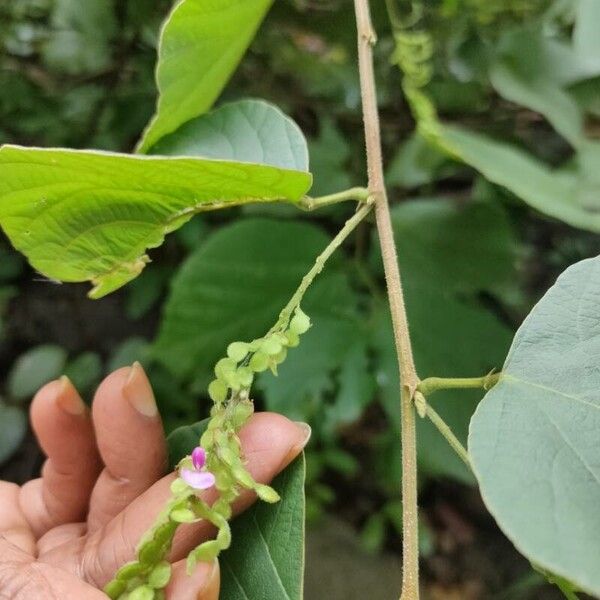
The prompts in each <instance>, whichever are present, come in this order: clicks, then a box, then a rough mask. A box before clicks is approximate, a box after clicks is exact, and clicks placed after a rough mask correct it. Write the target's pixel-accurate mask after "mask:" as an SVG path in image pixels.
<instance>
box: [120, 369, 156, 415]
mask: <svg viewBox="0 0 600 600" xmlns="http://www.w3.org/2000/svg"><path fill="white" fill-rule="evenodd" d="M123 395H124V396H125V398H127V400H128V401H129V403H130V404H131V406H133V408H135V410H137V411H138V412H139V413H140V414H141V415H144V416H145V417H155V416H156V415H157V414H158V408H157V407H156V400H154V393H153V392H152V387H151V386H150V382H149V381H148V377H147V376H146V373H145V372H144V368H143V367H142V365H140V363H139V362H137V361H136V362H134V363H133V365H132V366H131V370H130V371H129V376H128V377H127V381H125V385H124V386H123Z"/></svg>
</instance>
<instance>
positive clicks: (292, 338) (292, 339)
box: [285, 329, 300, 348]
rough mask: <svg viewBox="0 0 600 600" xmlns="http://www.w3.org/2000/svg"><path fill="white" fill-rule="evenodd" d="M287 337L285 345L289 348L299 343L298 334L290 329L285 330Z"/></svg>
mask: <svg viewBox="0 0 600 600" xmlns="http://www.w3.org/2000/svg"><path fill="white" fill-rule="evenodd" d="M285 336H286V338H287V345H288V347H289V348H295V347H296V346H297V345H298V344H299V343H300V336H299V335H298V334H297V333H296V332H295V331H292V330H291V329H290V330H289V331H286V332H285Z"/></svg>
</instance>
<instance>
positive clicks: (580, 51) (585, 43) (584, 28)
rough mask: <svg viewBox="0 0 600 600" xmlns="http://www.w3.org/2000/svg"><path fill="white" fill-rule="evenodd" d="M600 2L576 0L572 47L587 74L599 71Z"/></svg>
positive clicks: (595, 73)
mask: <svg viewBox="0 0 600 600" xmlns="http://www.w3.org/2000/svg"><path fill="white" fill-rule="evenodd" d="M598 23H600V3H598V2H597V1H596V0H579V1H578V2H577V20H576V23H575V27H574V29H573V47H574V50H575V53H576V55H577V57H578V59H579V61H580V62H581V63H582V64H583V65H585V68H586V72H587V74H588V76H589V75H597V74H598V73H600V36H599V35H598Z"/></svg>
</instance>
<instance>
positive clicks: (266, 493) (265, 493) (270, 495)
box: [255, 485, 281, 504]
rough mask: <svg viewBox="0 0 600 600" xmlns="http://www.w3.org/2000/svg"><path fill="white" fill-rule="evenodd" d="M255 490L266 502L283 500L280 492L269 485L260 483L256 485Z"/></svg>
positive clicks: (271, 502)
mask: <svg viewBox="0 0 600 600" xmlns="http://www.w3.org/2000/svg"><path fill="white" fill-rule="evenodd" d="M255 491H256V494H257V495H258V497H259V498H260V499H261V500H263V501H264V502H269V503H270V504H273V503H274V502H279V500H281V498H280V497H279V494H278V493H277V492H276V491H275V490H274V489H273V488H272V487H269V486H268V485H258V486H256V488H255Z"/></svg>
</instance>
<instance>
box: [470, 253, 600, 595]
mask: <svg viewBox="0 0 600 600" xmlns="http://www.w3.org/2000/svg"><path fill="white" fill-rule="evenodd" d="M599 295H600V258H594V259H588V260H584V261H582V262H580V263H577V264H576V265H574V266H572V267H570V268H569V269H567V270H566V271H565V272H564V273H563V274H562V275H561V276H560V277H559V278H558V280H557V282H556V284H555V285H554V286H553V287H552V288H551V289H550V290H549V291H548V292H547V293H546V295H545V296H544V297H543V298H542V300H541V301H540V302H539V303H538V304H537V305H536V306H535V307H534V309H533V311H532V312H531V313H530V315H529V316H528V317H527V319H526V320H525V322H524V323H523V325H522V326H521V328H520V329H519V331H518V332H517V335H516V336H515V339H514V341H513V345H512V347H511V350H510V353H509V355H508V358H507V359H506V363H505V365H504V370H503V376H502V377H501V379H500V382H499V383H498V384H497V385H496V386H495V387H494V388H492V390H491V391H489V392H488V393H487V395H486V397H485V399H484V400H483V402H482V403H481V404H480V405H479V407H478V409H477V412H476V413H475V415H474V416H473V419H472V422H471V430H470V435H469V451H470V453H471V457H472V462H473V467H474V469H475V473H476V475H477V479H478V481H479V484H480V486H481V492H482V495H483V498H484V501H485V503H486V505H487V507H488V508H489V510H490V512H491V513H492V514H493V515H494V517H495V519H496V520H497V522H498V524H499V525H500V527H501V528H502V530H503V531H504V532H505V533H506V535H507V536H508V537H509V538H510V539H511V540H512V541H513V543H514V544H515V546H516V547H517V548H518V549H519V551H521V552H522V553H523V554H524V555H525V556H527V557H528V558H529V559H530V560H531V561H532V562H533V563H535V564H536V565H540V566H542V567H543V568H545V569H548V570H550V571H552V572H553V573H556V574H557V575H560V576H562V577H565V578H567V579H569V580H570V581H573V582H574V583H575V584H577V585H578V586H580V587H581V588H582V589H583V590H585V591H587V592H589V593H592V594H595V595H597V594H600V551H599V549H600V546H599V540H600V511H599V510H598V507H599V506H600V460H599V457H600V452H599V449H598V431H600V391H599V390H600V371H598V356H599V355H600V326H599V321H598V314H599V313H600V302H599V300H598V298H599Z"/></svg>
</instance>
